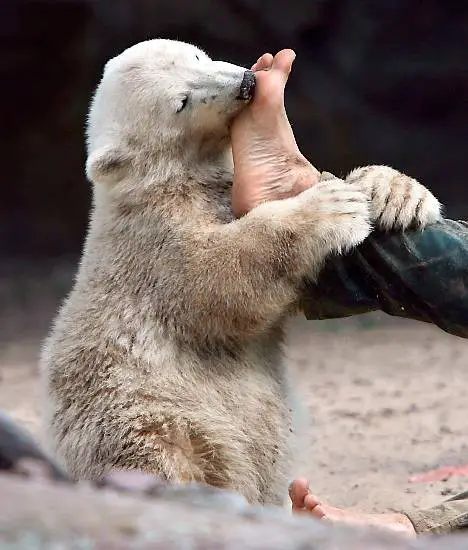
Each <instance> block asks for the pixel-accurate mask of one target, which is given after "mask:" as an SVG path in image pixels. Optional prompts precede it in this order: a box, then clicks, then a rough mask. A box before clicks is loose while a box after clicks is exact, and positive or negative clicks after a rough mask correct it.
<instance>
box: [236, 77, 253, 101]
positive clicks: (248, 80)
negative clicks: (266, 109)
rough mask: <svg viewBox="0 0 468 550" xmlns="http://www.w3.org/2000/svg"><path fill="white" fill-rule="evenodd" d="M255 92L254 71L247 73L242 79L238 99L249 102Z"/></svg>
mask: <svg viewBox="0 0 468 550" xmlns="http://www.w3.org/2000/svg"><path fill="white" fill-rule="evenodd" d="M254 92H255V73H254V72H253V71H245V73H244V78H243V79H242V82H241V85H240V89H239V95H238V96H237V99H242V100H243V101H248V100H250V99H252V98H253V96H254Z"/></svg>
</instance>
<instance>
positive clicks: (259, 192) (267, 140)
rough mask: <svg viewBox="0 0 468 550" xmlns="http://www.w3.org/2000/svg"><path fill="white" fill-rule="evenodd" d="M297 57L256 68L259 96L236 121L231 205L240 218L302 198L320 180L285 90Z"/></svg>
mask: <svg viewBox="0 0 468 550" xmlns="http://www.w3.org/2000/svg"><path fill="white" fill-rule="evenodd" d="M294 58H295V53H294V52H293V51H292V50H281V51H280V52H279V53H277V54H276V56H275V57H273V56H272V55H271V54H264V55H263V56H262V57H260V58H259V60H258V61H257V63H255V65H254V66H253V67H252V70H254V71H255V76H256V88H255V97H254V99H253V101H252V102H251V104H250V105H248V106H247V107H246V108H245V109H244V111H242V113H241V114H240V115H239V116H238V117H237V118H236V119H235V120H234V122H233V125H232V130H231V135H232V151H233V158H234V183H233V188H232V205H233V209H234V212H235V214H236V215H237V216H242V215H244V214H246V213H247V212H249V211H250V210H251V209H252V208H254V207H255V206H257V205H258V204H260V203H262V202H265V201H268V200H279V199H284V198H288V197H293V196H296V195H298V194H299V193H300V192H301V191H304V190H305V189H308V188H309V187H310V186H311V185H313V184H314V183H317V181H318V179H319V176H320V174H319V172H318V170H317V169H316V168H314V166H312V165H311V164H310V162H309V161H308V160H307V159H306V158H305V157H304V156H303V155H302V153H301V152H300V151H299V148H298V146H297V143H296V140H295V138H294V134H293V131H292V128H291V126H290V124H289V120H288V117H287V115H286V110H285V107H284V88H285V86H286V83H287V81H288V77H289V74H290V72H291V68H292V64H293V61H294Z"/></svg>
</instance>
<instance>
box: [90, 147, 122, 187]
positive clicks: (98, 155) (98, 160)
mask: <svg viewBox="0 0 468 550" xmlns="http://www.w3.org/2000/svg"><path fill="white" fill-rule="evenodd" d="M131 161H132V158H131V155H130V154H129V153H128V152H127V151H125V150H123V149H119V148H117V147H112V146H106V147H102V148H101V149H98V150H97V151H94V152H93V153H91V155H89V157H88V159H87V161H86V177H87V178H88V179H89V180H90V181H92V182H93V183H108V184H112V183H118V182H119V181H120V180H122V179H123V178H124V177H125V175H126V174H127V172H128V170H129V168H130V164H131Z"/></svg>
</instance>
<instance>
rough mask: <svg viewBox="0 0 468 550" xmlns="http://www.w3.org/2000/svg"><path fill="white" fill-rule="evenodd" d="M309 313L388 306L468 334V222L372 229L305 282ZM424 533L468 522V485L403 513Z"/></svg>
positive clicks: (340, 313)
mask: <svg viewBox="0 0 468 550" xmlns="http://www.w3.org/2000/svg"><path fill="white" fill-rule="evenodd" d="M303 310H304V313H305V315H306V317H307V318H308V319H332V318H339V317H349V316H351V315H356V314H360V313H367V312H369V311H377V310H381V311H384V312H385V313H388V314H389V315H394V316H397V317H405V318H409V319H416V320H419V321H425V322H428V323H433V324H434V325H437V326H438V327H440V328H441V329H443V330H445V331H446V332H449V333H451V334H454V335H456V336H460V337H463V338H467V337H468V224H467V223H465V222H455V221H452V220H444V221H442V222H440V223H437V224H434V225H432V226H430V227H427V228H426V229H425V230H424V231H422V232H421V231H406V232H405V233H388V234H384V233H378V232H375V233H374V234H372V235H371V236H370V237H369V238H368V239H366V241H365V242H364V243H363V244H362V245H361V246H359V247H358V248H357V249H356V250H354V251H353V252H352V253H351V254H349V255H347V256H342V257H336V258H332V259H331V260H330V261H329V262H328V263H327V265H326V266H325V269H324V270H323V271H322V273H321V274H320V277H319V280H318V281H317V283H313V282H311V281H306V284H305V290H304V295H303ZM404 513H405V514H406V515H407V516H408V518H409V519H410V521H411V522H412V523H413V525H414V527H415V530H416V532H417V533H447V532H449V531H455V530H459V529H466V528H468V491H467V492H464V493H460V494H459V495H457V496H455V497H453V498H451V499H450V500H448V501H445V502H442V503H441V504H439V505H437V506H434V507H433V508H428V509H426V510H417V511H415V512H413V511H411V512H404Z"/></svg>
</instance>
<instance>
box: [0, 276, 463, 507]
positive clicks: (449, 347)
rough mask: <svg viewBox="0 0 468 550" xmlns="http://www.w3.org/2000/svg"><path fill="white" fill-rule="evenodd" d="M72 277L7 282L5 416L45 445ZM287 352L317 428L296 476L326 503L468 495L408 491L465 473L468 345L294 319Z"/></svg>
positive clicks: (448, 483) (381, 324)
mask: <svg viewBox="0 0 468 550" xmlns="http://www.w3.org/2000/svg"><path fill="white" fill-rule="evenodd" d="M67 273H68V272H67V271H66V270H65V271H61V270H57V269H55V271H52V270H51V268H50V266H49V267H48V268H44V267H43V268H42V269H41V270H39V271H38V273H37V274H36V276H35V277H34V279H33V281H32V282H31V279H29V282H28V283H27V284H25V279H24V278H23V279H21V280H20V279H19V278H18V277H16V278H13V279H14V280H13V281H12V274H11V271H10V272H9V273H8V281H7V280H6V279H5V276H4V277H3V278H2V277H1V276H0V298H1V299H2V304H5V306H4V307H3V311H2V314H1V316H0V336H1V338H0V342H1V349H0V407H1V408H3V409H6V410H7V411H9V412H10V413H11V414H12V416H13V417H14V418H15V419H16V420H17V421H19V422H20V423H21V424H22V425H24V426H25V427H26V428H28V429H29V430H30V431H32V432H33V433H34V434H35V435H36V436H37V437H38V438H39V439H41V437H42V433H41V421H40V409H39V384H38V369H37V354H38V351H39V346H40V343H41V340H42V338H43V337H44V335H45V334H46V332H47V330H48V327H49V324H50V321H51V318H52V316H53V314H54V311H55V310H56V307H57V306H58V303H59V300H60V297H61V296H62V295H63V292H64V291H65V290H66V289H67V288H68V287H69V284H70V277H69V274H67ZM52 283H53V284H52ZM52 286H53V290H51V288H50V287H52ZM20 287H21V292H18V288H20ZM57 288H58V290H57ZM18 297H20V299H19V298H18ZM286 352H287V357H288V363H289V365H290V368H291V371H292V372H293V373H294V376H295V378H296V380H297V382H298V388H297V391H298V394H299V396H300V398H301V400H302V401H303V403H304V405H306V407H307V409H308V412H309V415H310V417H311V418H312V426H311V427H310V429H309V430H308V432H307V434H306V435H305V439H304V444H305V445H304V447H305V451H304V452H303V454H302V456H300V457H298V458H299V462H300V465H299V467H298V469H297V475H298V476H299V475H300V476H304V475H305V476H307V477H310V479H311V486H312V488H313V490H314V491H315V492H316V494H318V495H319V496H320V497H321V498H322V499H323V500H328V501H329V502H330V503H332V504H335V505H339V506H348V507H354V508H355V509H359V510H363V511H368V512H372V511H374V512H376V511H387V510H401V509H412V508H414V507H420V506H430V505H432V504H436V503H437V502H439V501H441V500H442V499H444V498H447V497H448V496H450V495H452V494H455V493H456V492H458V491H461V490H463V489H467V488H468V477H457V476H455V477H451V478H449V479H446V480H443V481H438V482H434V483H410V482H409V478H410V476H411V475H413V474H416V473H419V472H424V471H427V470H431V469H434V468H439V467H442V466H447V465H457V464H467V463H468V384H467V377H468V372H467V369H468V342H467V341H466V340H463V339H461V338H457V337H455V336H450V335H448V334H445V333H443V332H442V331H440V330H438V329H436V328H435V327H432V326H429V325H425V324H422V323H417V322H412V321H402V320H395V319H392V318H390V317H387V316H386V315H384V314H378V315H375V314H374V315H366V316H361V317H357V318H354V319H348V320H344V321H333V322H322V323H318V322H311V321H306V320H303V319H296V320H294V321H293V322H292V323H291V327H290V330H289V336H288V345H287V349H286Z"/></svg>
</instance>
